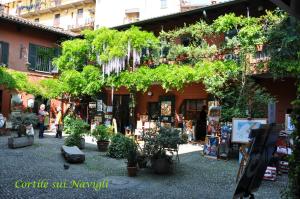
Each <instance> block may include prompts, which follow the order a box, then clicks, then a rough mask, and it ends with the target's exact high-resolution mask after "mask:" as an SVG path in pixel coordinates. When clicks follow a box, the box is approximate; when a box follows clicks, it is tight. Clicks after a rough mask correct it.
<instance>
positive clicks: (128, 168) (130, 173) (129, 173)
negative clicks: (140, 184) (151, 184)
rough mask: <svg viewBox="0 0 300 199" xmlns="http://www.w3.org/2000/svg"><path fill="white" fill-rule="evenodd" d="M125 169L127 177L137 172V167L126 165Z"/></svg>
mask: <svg viewBox="0 0 300 199" xmlns="http://www.w3.org/2000/svg"><path fill="white" fill-rule="evenodd" d="M127 171H128V176H129V177H134V176H136V173H137V167H127Z"/></svg>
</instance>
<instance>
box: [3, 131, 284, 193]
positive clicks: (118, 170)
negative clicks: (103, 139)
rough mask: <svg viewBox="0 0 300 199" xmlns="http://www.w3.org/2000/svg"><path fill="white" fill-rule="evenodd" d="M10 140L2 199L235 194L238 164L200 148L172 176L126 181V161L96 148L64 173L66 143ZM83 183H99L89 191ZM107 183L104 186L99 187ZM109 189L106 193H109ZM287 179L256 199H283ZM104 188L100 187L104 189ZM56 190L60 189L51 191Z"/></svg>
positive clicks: (187, 149)
mask: <svg viewBox="0 0 300 199" xmlns="http://www.w3.org/2000/svg"><path fill="white" fill-rule="evenodd" d="M7 138H8V136H2V137H0V199H10V198H12V199H18V198H24V199H28V198H39V199H42V198H52V199H55V198H65V199H69V198H70V199H71V198H88V199H89V198H101V199H102V198H136V199H138V198H153V199H154V198H186V199H188V198H195V199H196V198H197V199H199V198H203V199H210V198H211V199H215V198H220V199H223V198H224V199H227V198H228V199H230V198H232V194H233V192H234V189H235V177H236V173H237V169H238V163H237V160H230V161H223V160H212V159H208V158H205V157H202V156H201V155H200V153H199V150H200V147H199V146H193V145H183V146H181V148H180V151H181V152H182V154H180V155H179V156H180V163H177V164H176V166H175V172H174V173H173V175H167V176H159V175H155V174H152V173H151V171H150V170H147V169H143V170H140V171H139V173H138V176H137V177H135V178H129V177H127V176H126V175H127V171H126V165H125V160H115V159H111V158H108V157H106V156H105V153H100V152H98V151H97V147H96V145H94V144H86V148H85V149H84V150H83V151H84V152H85V154H86V161H85V163H83V164H75V165H74V164H72V165H70V168H69V169H68V170H64V168H63V165H64V163H65V160H64V159H63V157H62V156H61V154H60V147H61V145H63V139H56V138H54V134H51V133H49V134H47V135H46V138H44V139H38V138H37V137H36V138H35V141H34V142H35V143H34V145H33V146H30V147H25V148H19V149H8V147H7ZM39 180H40V181H42V180H44V181H43V182H44V183H40V186H46V185H45V183H46V182H47V183H48V185H47V187H46V188H33V187H30V188H16V187H15V186H16V182H17V187H20V186H21V184H22V181H24V182H33V181H36V183H37V182H38V181H39ZM79 182H90V184H89V185H90V186H92V184H91V182H97V183H95V184H94V185H97V186H96V187H90V188H88V187H87V186H88V185H87V183H85V184H84V183H82V186H85V187H81V188H76V183H77V184H78V183H79ZM101 182H103V183H102V184H100V183H101ZM106 183H107V188H106V187H105V186H106ZM286 184H287V176H286V175H283V176H279V178H277V181H276V182H268V181H264V182H263V183H262V185H261V187H260V189H259V190H258V191H257V192H256V193H255V198H257V199H259V198H262V199H268V198H270V199H276V198H280V191H281V190H282V189H284V188H285V187H286ZM100 185H102V186H100ZM52 186H56V188H53V187H52Z"/></svg>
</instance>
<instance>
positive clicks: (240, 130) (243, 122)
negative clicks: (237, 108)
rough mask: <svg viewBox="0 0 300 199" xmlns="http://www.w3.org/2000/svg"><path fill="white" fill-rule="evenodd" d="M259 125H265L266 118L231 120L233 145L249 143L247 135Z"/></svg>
mask: <svg viewBox="0 0 300 199" xmlns="http://www.w3.org/2000/svg"><path fill="white" fill-rule="evenodd" d="M261 124H267V119H266V118H253V119H251V120H249V119H247V118H233V119H232V137H231V142H233V143H249V134H250V131H251V129H258V128H259V127H260V125H261Z"/></svg>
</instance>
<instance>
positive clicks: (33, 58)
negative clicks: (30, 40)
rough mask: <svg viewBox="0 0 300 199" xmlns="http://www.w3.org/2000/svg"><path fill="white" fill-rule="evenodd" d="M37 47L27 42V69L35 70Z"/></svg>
mask: <svg viewBox="0 0 300 199" xmlns="http://www.w3.org/2000/svg"><path fill="white" fill-rule="evenodd" d="M36 49H37V47H36V45H34V44H29V52H28V54H29V55H28V61H29V63H30V65H29V69H31V70H35V66H36V58H37V50H36Z"/></svg>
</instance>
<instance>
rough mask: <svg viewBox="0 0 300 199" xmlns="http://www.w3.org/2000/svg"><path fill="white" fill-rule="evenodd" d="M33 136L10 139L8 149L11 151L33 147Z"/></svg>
mask: <svg viewBox="0 0 300 199" xmlns="http://www.w3.org/2000/svg"><path fill="white" fill-rule="evenodd" d="M33 142H34V137H33V136H23V137H10V138H8V147H9V148H11V149H15V148H21V147H26V146H31V145H33Z"/></svg>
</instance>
